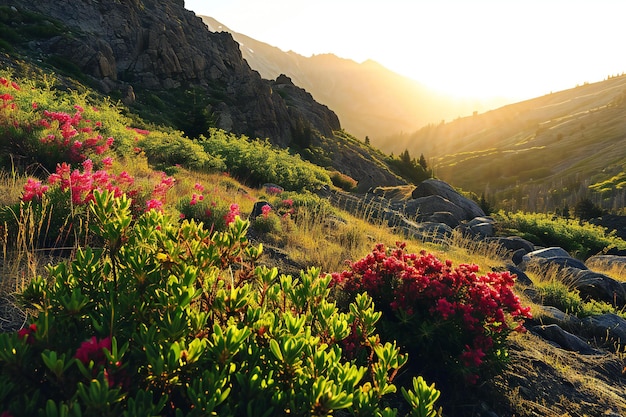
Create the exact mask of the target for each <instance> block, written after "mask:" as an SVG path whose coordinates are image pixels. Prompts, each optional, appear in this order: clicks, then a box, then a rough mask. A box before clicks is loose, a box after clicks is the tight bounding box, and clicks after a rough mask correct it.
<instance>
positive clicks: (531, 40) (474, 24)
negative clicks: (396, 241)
mask: <svg viewBox="0 0 626 417" xmlns="http://www.w3.org/2000/svg"><path fill="white" fill-rule="evenodd" d="M185 7H186V8H188V9H190V10H193V11H194V12H195V13H196V14H202V15H207V16H211V17H213V18H215V19H217V20H218V21H220V22H222V23H223V24H224V25H226V26H228V27H229V28H231V29H232V30H234V31H237V32H239V33H242V34H245V35H248V36H250V37H252V38H254V39H256V40H259V41H262V42H266V43H268V44H271V45H274V46H277V47H279V48H281V49H283V50H285V51H288V50H292V51H294V52H297V53H299V54H301V55H304V56H310V55H312V54H321V53H334V54H335V55H338V56H340V57H342V58H349V59H353V60H355V61H357V62H362V61H364V60H367V59H373V60H375V61H377V62H379V63H380V64H382V65H384V66H386V67H387V68H389V69H391V70H393V71H395V72H398V73H400V74H402V75H405V76H408V77H410V78H413V79H415V80H417V81H419V82H421V83H423V84H425V85H428V86H430V87H432V88H435V89H438V90H440V91H442V92H445V93H448V94H452V95H456V96H463V97H478V98H491V97H506V98H510V99H514V100H522V99H526V98H532V97H537V96H540V95H544V94H547V93H550V92H551V91H559V90H564V89H568V88H572V87H575V86H576V85H578V84H583V83H585V82H595V81H601V80H603V79H605V78H606V77H607V76H610V75H617V74H621V73H623V72H626V54H624V53H623V41H624V40H625V39H626V25H624V24H623V17H624V16H626V1H622V0H594V1H593V2H592V1H590V0H589V1H588V0H437V1H431V0H386V1H384V2H383V1H380V0H379V1H372V0H318V1H310V0H307V1H301V0H268V1H263V2H260V1H258V0H211V1H209V0H186V1H185Z"/></svg>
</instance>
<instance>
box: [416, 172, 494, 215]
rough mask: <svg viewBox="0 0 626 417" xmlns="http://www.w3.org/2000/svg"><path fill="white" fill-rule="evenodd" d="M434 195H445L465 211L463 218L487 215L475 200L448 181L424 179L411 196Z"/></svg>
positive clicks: (444, 196)
mask: <svg viewBox="0 0 626 417" xmlns="http://www.w3.org/2000/svg"><path fill="white" fill-rule="evenodd" d="M433 195H436V196H440V197H443V198H444V199H446V200H448V201H450V202H452V203H453V204H455V205H456V206H457V207H459V208H461V210H463V213H464V216H463V217H462V220H471V219H473V218H475V217H481V216H485V212H484V211H483V210H482V209H481V208H480V206H479V205H478V204H477V203H476V202H475V201H473V200H470V199H469V198H466V197H463V196H462V195H461V194H459V193H458V192H457V191H456V190H455V189H454V188H452V187H451V186H450V185H448V184H447V183H445V182H443V181H441V180H437V179H434V178H431V179H428V180H425V181H422V182H421V183H420V184H419V185H418V186H417V187H416V188H415V190H413V193H412V194H411V197H412V198H413V199H419V198H423V197H428V196H433Z"/></svg>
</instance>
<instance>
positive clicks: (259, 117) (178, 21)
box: [0, 0, 339, 146]
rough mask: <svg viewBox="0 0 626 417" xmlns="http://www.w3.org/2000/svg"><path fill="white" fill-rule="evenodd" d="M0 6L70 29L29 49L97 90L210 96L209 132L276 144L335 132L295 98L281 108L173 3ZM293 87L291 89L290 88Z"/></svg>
mask: <svg viewBox="0 0 626 417" xmlns="http://www.w3.org/2000/svg"><path fill="white" fill-rule="evenodd" d="M0 5H8V6H13V7H15V8H16V9H17V10H27V11H30V12H35V13H39V14H42V15H45V16H48V17H49V18H52V19H56V20H58V21H60V22H62V23H63V24H64V25H65V26H67V27H68V28H69V29H70V31H71V32H70V33H67V34H66V35H64V36H54V37H51V38H49V39H43V40H41V41H37V42H31V43H30V44H29V46H28V47H29V48H30V52H31V53H36V54H38V55H39V56H40V57H41V58H44V59H45V58H46V57H51V56H55V57H60V58H62V59H63V60H66V61H70V62H71V63H72V64H73V65H75V66H77V67H78V68H80V69H81V70H82V71H83V72H84V73H85V74H87V75H89V76H91V77H93V79H95V80H97V82H99V84H100V88H101V90H103V91H104V92H107V93H108V92H109V91H111V90H120V91H122V92H124V91H127V88H128V86H129V85H130V86H132V87H133V88H134V93H135V94H136V95H137V96H138V99H139V98H140V97H139V96H140V91H141V90H146V89H147V90H152V91H155V92H158V91H160V90H169V89H177V88H181V89H186V88H189V87H194V88H200V89H203V90H204V91H205V92H206V94H208V95H209V96H210V102H211V103H212V104H211V106H212V107H211V108H210V109H206V110H207V111H208V112H210V113H212V114H213V115H215V118H216V120H217V126H218V127H220V128H223V129H225V130H228V131H232V132H234V133H238V134H245V135H248V136H250V137H259V138H269V139H270V140H271V141H272V142H273V143H275V144H277V145H279V146H288V145H289V144H290V143H291V142H292V141H293V139H294V137H293V135H294V132H295V131H297V129H298V123H300V124H302V123H303V121H304V123H306V124H308V125H310V127H311V128H312V129H313V130H314V131H317V132H320V133H321V134H324V135H330V134H332V131H333V130H335V129H338V128H339V120H338V119H337V116H336V115H335V114H334V113H333V112H332V111H331V110H329V109H328V108H327V107H325V106H322V105H320V104H318V103H315V101H314V100H313V99H312V97H311V96H310V95H308V96H307V95H305V94H303V93H302V92H301V91H299V92H298V94H297V97H298V99H297V100H294V101H293V102H292V103H290V104H289V105H288V104H287V103H286V102H285V100H284V99H283V97H282V96H281V95H280V94H276V91H274V87H279V85H278V84H275V83H273V82H270V81H268V80H263V79H261V76H260V75H259V74H258V73H257V72H256V71H252V70H251V69H250V67H249V66H248V64H247V63H246V61H245V60H244V59H243V58H242V56H241V52H240V50H239V45H238V44H237V43H236V42H235V41H234V40H233V38H232V36H231V35H230V34H228V33H225V32H219V33H213V32H210V31H209V30H208V28H207V26H206V25H205V24H204V23H203V22H202V20H201V19H200V18H199V17H197V16H196V15H195V14H194V13H192V12H190V11H188V10H186V9H185V8H184V2H183V1H180V0H130V1H114V0H101V1H72V0H55V1H51V0H43V1H35V2H33V1H29V0H0ZM294 88H295V86H294Z"/></svg>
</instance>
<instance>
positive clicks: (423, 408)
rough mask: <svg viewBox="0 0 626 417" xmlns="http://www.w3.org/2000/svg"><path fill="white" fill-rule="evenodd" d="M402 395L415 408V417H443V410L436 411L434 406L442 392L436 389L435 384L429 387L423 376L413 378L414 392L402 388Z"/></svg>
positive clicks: (413, 414) (413, 413)
mask: <svg viewBox="0 0 626 417" xmlns="http://www.w3.org/2000/svg"><path fill="white" fill-rule="evenodd" d="M402 395H403V396H404V398H405V399H406V400H407V401H408V402H409V403H410V404H411V405H412V406H413V411H412V413H411V415H412V416H413V417H438V416H441V409H439V410H436V409H435V406H434V404H435V401H437V399H438V398H439V395H441V392H440V391H439V390H438V389H435V384H431V385H430V386H429V385H428V384H427V383H426V381H424V378H422V377H421V376H419V377H417V378H413V390H406V389H405V388H404V387H402Z"/></svg>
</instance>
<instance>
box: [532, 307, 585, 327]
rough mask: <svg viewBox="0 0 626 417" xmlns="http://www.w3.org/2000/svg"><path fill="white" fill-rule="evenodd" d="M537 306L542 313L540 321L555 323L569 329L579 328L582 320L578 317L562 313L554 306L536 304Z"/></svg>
mask: <svg viewBox="0 0 626 417" xmlns="http://www.w3.org/2000/svg"><path fill="white" fill-rule="evenodd" d="M537 307H538V308H539V309H541V311H542V312H543V314H544V316H543V317H542V318H541V320H542V322H544V323H548V324H554V323H556V324H558V325H559V327H561V328H565V329H569V330H574V329H577V330H579V329H580V326H581V324H582V322H581V320H580V319H579V318H578V317H576V316H574V315H572V314H568V313H564V312H563V311H561V310H559V309H558V308H556V307H554V306H544V305H538V306H537Z"/></svg>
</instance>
